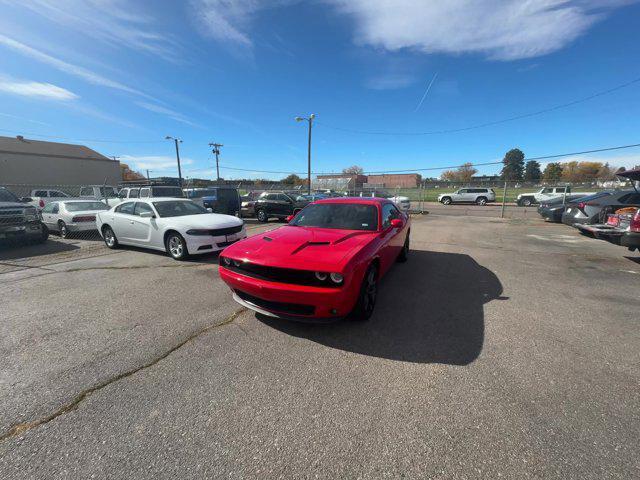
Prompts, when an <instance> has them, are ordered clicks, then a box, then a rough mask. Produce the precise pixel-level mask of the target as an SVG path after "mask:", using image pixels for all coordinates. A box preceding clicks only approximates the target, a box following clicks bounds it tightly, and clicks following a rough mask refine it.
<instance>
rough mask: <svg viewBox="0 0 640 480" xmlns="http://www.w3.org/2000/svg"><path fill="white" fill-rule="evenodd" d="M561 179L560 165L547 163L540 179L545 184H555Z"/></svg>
mask: <svg viewBox="0 0 640 480" xmlns="http://www.w3.org/2000/svg"><path fill="white" fill-rule="evenodd" d="M560 177H562V165H561V164H559V163H547V166H546V167H544V173H543V174H542V178H544V179H545V180H546V181H547V182H557V181H558V180H560Z"/></svg>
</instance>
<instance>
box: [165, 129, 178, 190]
mask: <svg viewBox="0 0 640 480" xmlns="http://www.w3.org/2000/svg"><path fill="white" fill-rule="evenodd" d="M165 139H166V140H173V141H174V143H175V144H176V160H177V161H178V185H179V186H180V189H181V190H182V169H181V168H180V148H179V147H178V143H182V140H180V139H179V138H174V137H171V136H169V135H167V136H166V137H165Z"/></svg>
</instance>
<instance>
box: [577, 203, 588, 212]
mask: <svg viewBox="0 0 640 480" xmlns="http://www.w3.org/2000/svg"><path fill="white" fill-rule="evenodd" d="M585 205H586V203H584V202H580V203H579V204H578V208H579V209H580V210H584V206H585Z"/></svg>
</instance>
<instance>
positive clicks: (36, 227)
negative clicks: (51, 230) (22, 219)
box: [0, 222, 42, 240]
mask: <svg viewBox="0 0 640 480" xmlns="http://www.w3.org/2000/svg"><path fill="white" fill-rule="evenodd" d="M41 236H42V224H41V223H40V222H29V223H24V224H22V225H10V226H9V225H3V226H1V227H0V240H20V239H25V240H28V239H34V238H39V237H41Z"/></svg>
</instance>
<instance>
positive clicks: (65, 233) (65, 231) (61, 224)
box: [58, 220, 69, 238]
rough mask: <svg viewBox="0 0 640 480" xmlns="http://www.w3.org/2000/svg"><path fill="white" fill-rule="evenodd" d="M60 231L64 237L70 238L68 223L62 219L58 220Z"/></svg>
mask: <svg viewBox="0 0 640 480" xmlns="http://www.w3.org/2000/svg"><path fill="white" fill-rule="evenodd" d="M58 233H59V234H60V237H62V238H69V229H68V228H67V224H66V223H64V222H63V221H62V220H58Z"/></svg>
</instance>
